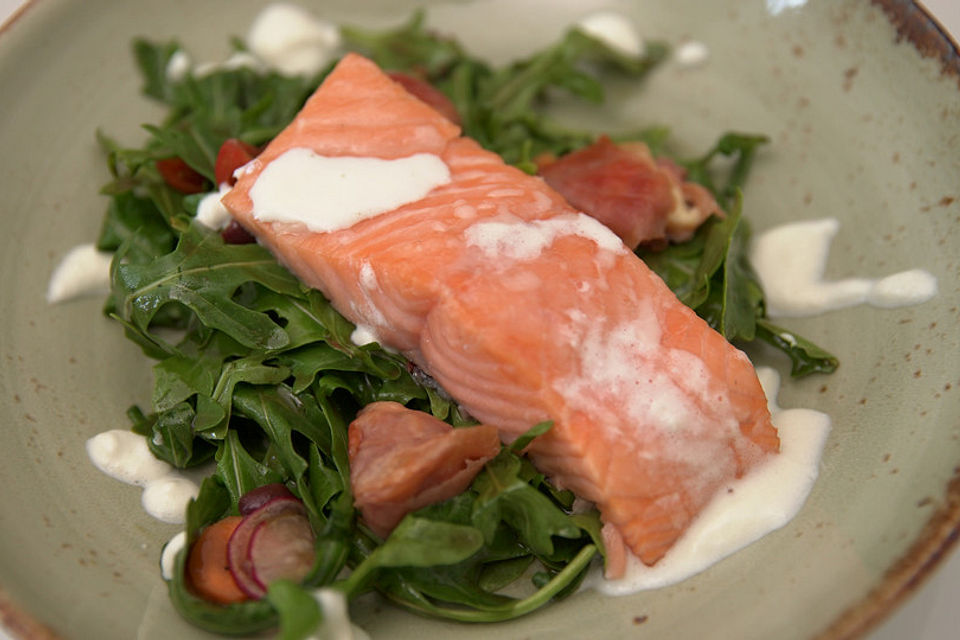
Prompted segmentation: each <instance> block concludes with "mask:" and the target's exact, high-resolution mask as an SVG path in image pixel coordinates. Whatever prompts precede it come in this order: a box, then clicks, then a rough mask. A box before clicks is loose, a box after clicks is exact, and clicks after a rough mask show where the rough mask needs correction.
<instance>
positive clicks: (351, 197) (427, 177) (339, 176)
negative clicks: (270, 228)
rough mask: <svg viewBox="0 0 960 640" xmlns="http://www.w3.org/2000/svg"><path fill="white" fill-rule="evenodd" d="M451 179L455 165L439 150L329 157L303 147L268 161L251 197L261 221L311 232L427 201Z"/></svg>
mask: <svg viewBox="0 0 960 640" xmlns="http://www.w3.org/2000/svg"><path fill="white" fill-rule="evenodd" d="M448 182H450V169H449V168H448V167H447V165H446V164H445V163H444V162H443V160H441V159H440V158H439V157H438V156H435V155H433V154H428V153H417V154H414V155H412V156H408V157H406V158H398V159H396V160H383V159H381V158H361V157H352V156H340V157H327V156H321V155H317V154H316V153H314V152H313V151H311V150H310V149H307V148H303V147H297V148H293V149H290V150H288V151H285V152H284V153H283V154H282V155H280V156H279V157H277V158H276V159H274V160H273V161H272V162H271V163H270V164H268V165H267V166H266V168H265V169H264V170H263V171H262V172H261V173H260V175H259V176H257V180H256V182H254V184H253V187H252V188H251V189H250V199H251V200H252V202H253V216H254V217H255V218H256V219H258V220H261V221H263V222H293V223H301V224H303V225H305V226H306V227H307V228H308V229H309V230H310V231H316V232H327V231H337V230H340V229H347V228H349V227H352V226H353V225H354V224H356V223H358V222H360V221H361V220H364V219H366V218H372V217H374V216H377V215H379V214H381V213H385V212H387V211H392V210H394V209H397V208H399V207H402V206H403V205H405V204H408V203H410V202H416V201H417V200H421V199H422V198H424V197H425V196H426V195H427V194H428V193H430V192H431V191H432V190H433V189H435V188H437V187H439V186H441V185H444V184H447V183H448ZM370 185H376V186H377V188H375V189H371V188H370ZM318 203H322V205H319V204H318Z"/></svg>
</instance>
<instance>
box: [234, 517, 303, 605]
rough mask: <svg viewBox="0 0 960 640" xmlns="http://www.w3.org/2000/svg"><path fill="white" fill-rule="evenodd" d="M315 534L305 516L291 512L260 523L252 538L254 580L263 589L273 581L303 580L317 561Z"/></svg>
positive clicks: (250, 553) (250, 558) (250, 554)
mask: <svg viewBox="0 0 960 640" xmlns="http://www.w3.org/2000/svg"><path fill="white" fill-rule="evenodd" d="M314 540H315V538H314V535H313V529H311V528H310V521H309V520H307V518H306V516H303V515H300V514H290V515H284V516H280V517H278V518H273V519H271V520H267V521H266V522H263V523H261V524H260V525H259V526H258V527H257V529H256V531H254V532H253V536H252V538H251V539H250V547H249V551H248V554H249V555H248V558H249V560H250V563H251V565H252V568H253V579H254V580H256V582H257V584H259V585H260V586H261V587H262V588H263V589H266V588H267V586H268V585H269V584H270V583H271V582H273V581H274V580H278V579H280V578H285V579H287V580H293V581H294V582H300V581H301V580H303V579H304V578H305V577H306V575H307V574H308V573H309V572H310V569H311V568H312V567H313V560H314V555H315V553H314V550H313V544H314Z"/></svg>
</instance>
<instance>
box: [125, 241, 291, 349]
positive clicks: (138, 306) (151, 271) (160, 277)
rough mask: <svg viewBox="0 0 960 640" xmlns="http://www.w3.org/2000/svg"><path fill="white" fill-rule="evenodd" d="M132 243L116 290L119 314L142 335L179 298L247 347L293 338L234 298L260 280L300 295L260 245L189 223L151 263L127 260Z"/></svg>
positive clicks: (279, 343)
mask: <svg viewBox="0 0 960 640" xmlns="http://www.w3.org/2000/svg"><path fill="white" fill-rule="evenodd" d="M126 253H127V245H124V246H123V247H121V248H120V249H119V250H118V251H117V254H116V257H115V259H114V262H115V265H116V266H115V269H114V273H113V274H112V279H113V287H112V288H113V292H114V296H115V299H116V304H117V314H118V316H119V317H120V318H121V319H123V320H126V321H128V322H129V323H131V325H132V327H134V328H135V329H136V330H138V331H140V332H141V333H143V334H147V333H148V332H149V331H148V330H149V327H150V323H151V320H152V319H153V317H154V316H155V315H156V313H157V311H158V310H159V309H160V308H161V307H163V306H164V305H165V304H167V303H169V302H178V303H180V304H182V305H184V306H186V307H188V308H189V309H190V310H191V311H193V312H194V313H195V314H196V316H197V318H198V319H199V320H200V321H201V322H203V323H204V324H205V325H206V326H208V327H211V328H214V329H219V330H221V331H224V332H225V333H227V334H228V335H230V337H232V338H233V339H234V340H236V341H237V342H239V343H240V344H243V345H245V346H248V347H253V348H259V349H279V348H281V347H283V346H285V345H286V344H288V343H289V341H290V338H289V337H288V336H287V334H286V332H285V331H284V330H283V329H282V328H281V327H279V326H278V325H277V324H276V323H275V322H273V320H271V319H270V318H269V317H268V316H267V315H265V314H261V313H258V312H255V311H252V310H250V309H247V308H245V307H243V306H242V305H240V304H238V303H236V302H234V300H233V299H232V296H233V293H234V292H235V291H236V290H237V289H238V288H239V287H240V286H241V285H242V284H244V283H245V282H249V281H251V280H252V281H255V282H258V283H259V284H262V285H263V286H266V287H268V288H270V289H272V290H274V291H277V292H280V293H286V294H288V295H299V293H300V284H299V282H298V281H297V280H296V278H294V277H293V276H292V275H290V272H288V271H287V270H286V269H284V268H283V267H281V266H280V265H279V264H277V262H276V260H275V259H274V258H273V257H272V256H271V255H270V254H269V252H267V250H266V249H264V248H263V247H261V246H259V245H256V244H248V245H227V244H224V243H223V241H222V239H221V238H220V235H219V234H216V233H213V232H210V231H208V230H205V229H203V228H202V227H200V225H196V224H193V225H190V227H188V229H187V230H186V231H185V232H184V233H182V234H181V236H180V242H179V243H178V245H177V248H176V250H175V251H173V252H172V253H170V254H167V255H165V256H163V257H161V258H158V259H157V260H155V261H154V262H152V263H149V264H136V263H129V262H126V260H125V256H126Z"/></svg>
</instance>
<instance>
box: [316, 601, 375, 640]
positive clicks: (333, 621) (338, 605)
mask: <svg viewBox="0 0 960 640" xmlns="http://www.w3.org/2000/svg"><path fill="white" fill-rule="evenodd" d="M313 599H314V600H316V601H317V604H318V605H320V609H321V610H322V611H323V620H322V621H321V622H320V628H318V629H317V630H316V631H315V632H314V633H313V634H312V635H310V636H309V637H308V638H307V640H370V635H369V634H368V633H367V632H366V631H364V630H363V629H361V628H360V627H358V626H357V625H355V624H353V623H351V622H350V615H349V611H348V610H347V600H346V598H344V596H343V593H341V592H340V591H337V590H336V589H317V590H315V591H314V592H313Z"/></svg>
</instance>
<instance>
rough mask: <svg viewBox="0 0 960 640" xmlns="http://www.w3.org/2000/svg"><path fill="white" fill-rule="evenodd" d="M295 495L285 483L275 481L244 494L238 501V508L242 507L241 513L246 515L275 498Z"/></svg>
mask: <svg viewBox="0 0 960 640" xmlns="http://www.w3.org/2000/svg"><path fill="white" fill-rule="evenodd" d="M293 497H294V496H293V494H292V493H290V490H289V489H287V488H286V487H285V486H284V485H282V484H280V483H279V482H274V483H273V484H265V485H263V486H262V487H257V488H256V489H253V490H252V491H248V492H247V493H245V494H243V495H242V496H241V497H240V500H239V501H238V502H237V508H238V509H240V515H242V516H246V515H250V514H251V513H253V512H254V511H256V510H257V509H259V508H260V507H262V506H263V505H265V504H267V503H268V502H270V501H271V500H273V499H275V498H293Z"/></svg>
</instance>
